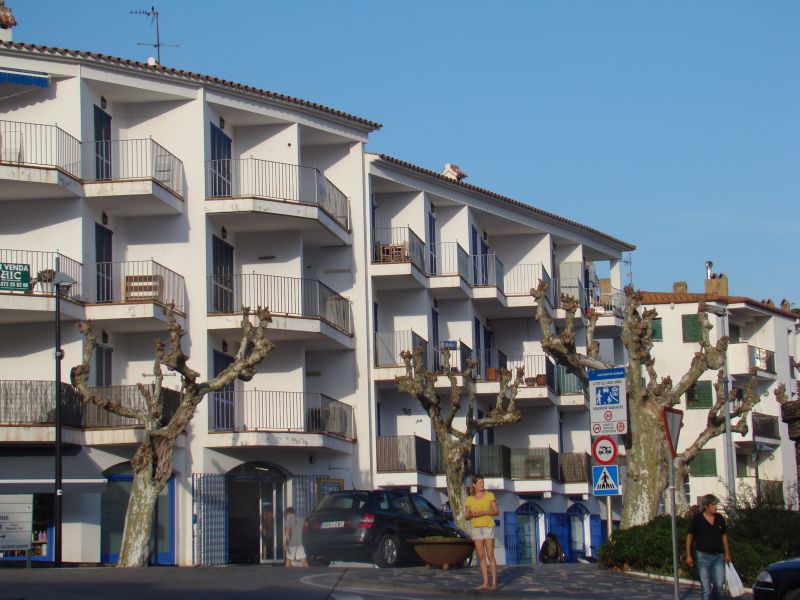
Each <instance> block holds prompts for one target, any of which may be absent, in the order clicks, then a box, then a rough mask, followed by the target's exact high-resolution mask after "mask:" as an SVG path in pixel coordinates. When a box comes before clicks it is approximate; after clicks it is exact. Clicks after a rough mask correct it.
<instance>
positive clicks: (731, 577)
mask: <svg viewBox="0 0 800 600" xmlns="http://www.w3.org/2000/svg"><path fill="white" fill-rule="evenodd" d="M725 585H726V586H727V588H728V594H730V596H731V598H738V597H739V596H742V595H744V585H743V584H742V580H741V578H740V577H739V574H738V573H737V572H736V569H734V568H733V563H725Z"/></svg>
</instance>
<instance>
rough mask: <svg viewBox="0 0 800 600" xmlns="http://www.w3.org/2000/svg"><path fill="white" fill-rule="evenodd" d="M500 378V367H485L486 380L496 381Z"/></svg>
mask: <svg viewBox="0 0 800 600" xmlns="http://www.w3.org/2000/svg"><path fill="white" fill-rule="evenodd" d="M499 379H500V369H497V368H495V367H489V368H487V369H486V380H487V381H498V380H499Z"/></svg>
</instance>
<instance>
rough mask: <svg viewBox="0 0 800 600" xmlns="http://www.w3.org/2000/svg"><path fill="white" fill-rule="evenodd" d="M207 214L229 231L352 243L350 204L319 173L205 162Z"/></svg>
mask: <svg viewBox="0 0 800 600" xmlns="http://www.w3.org/2000/svg"><path fill="white" fill-rule="evenodd" d="M206 212H207V213H208V214H209V216H210V217H211V218H212V219H213V220H214V221H215V222H217V223H219V224H220V225H222V226H224V227H226V228H227V229H228V230H229V231H239V232H241V231H297V230H300V231H304V233H305V234H307V236H308V239H309V240H313V241H316V242H317V243H319V244H321V245H341V244H349V243H350V241H351V240H350V231H351V230H350V201H349V199H348V198H347V196H346V195H345V194H344V192H342V191H341V190H340V189H339V188H337V187H336V186H335V185H334V184H333V183H331V182H330V181H329V180H328V179H327V178H326V177H325V176H324V175H323V174H322V173H321V172H320V171H319V170H317V169H315V168H312V167H302V166H298V165H291V164H286V163H280V162H274V161H270V160H260V159H256V158H245V159H223V160H210V161H207V162H206Z"/></svg>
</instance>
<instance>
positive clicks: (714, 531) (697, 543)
mask: <svg viewBox="0 0 800 600" xmlns="http://www.w3.org/2000/svg"><path fill="white" fill-rule="evenodd" d="M689 533H691V534H692V535H693V536H694V547H695V550H697V551H698V552H705V553H706V554H722V553H723V552H724V551H725V547H724V546H723V545H722V536H723V534H725V533H728V528H727V527H725V519H723V518H722V516H721V515H718V514H715V515H714V524H713V525H711V524H710V523H709V522H708V521H707V520H706V518H705V517H704V516H703V513H702V512H699V513H697V514H696V515H695V516H694V517H692V520H691V522H690V523H689Z"/></svg>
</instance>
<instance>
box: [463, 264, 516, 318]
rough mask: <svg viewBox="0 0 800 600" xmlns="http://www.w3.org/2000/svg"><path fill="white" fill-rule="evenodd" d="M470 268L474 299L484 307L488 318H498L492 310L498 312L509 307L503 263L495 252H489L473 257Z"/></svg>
mask: <svg viewBox="0 0 800 600" xmlns="http://www.w3.org/2000/svg"><path fill="white" fill-rule="evenodd" d="M469 266H470V273H469V284H470V285H471V286H472V296H473V298H475V300H477V301H478V302H480V303H481V304H482V305H483V310H484V313H485V314H486V316H488V317H494V316H496V314H497V313H495V312H491V311H492V309H494V310H495V311H497V310H499V309H502V308H505V307H506V305H507V302H506V298H505V292H504V288H503V285H504V281H503V274H504V273H505V267H504V266H503V263H502V262H500V259H499V258H497V256H496V255H495V254H494V252H489V253H487V254H473V255H471V256H470V257H469Z"/></svg>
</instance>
